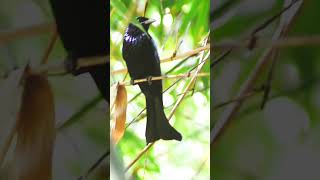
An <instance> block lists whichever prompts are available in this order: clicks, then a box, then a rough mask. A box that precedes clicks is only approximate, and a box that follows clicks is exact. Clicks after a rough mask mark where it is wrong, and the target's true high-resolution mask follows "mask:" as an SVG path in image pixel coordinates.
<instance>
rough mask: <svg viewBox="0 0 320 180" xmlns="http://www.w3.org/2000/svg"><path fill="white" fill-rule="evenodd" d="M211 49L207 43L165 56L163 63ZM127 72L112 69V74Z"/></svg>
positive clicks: (125, 70)
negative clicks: (178, 53)
mask: <svg viewBox="0 0 320 180" xmlns="http://www.w3.org/2000/svg"><path fill="white" fill-rule="evenodd" d="M209 49H210V44H207V45H206V46H204V47H199V48H197V49H194V50H191V51H188V52H185V53H182V54H180V55H177V56H175V57H174V58H172V56H170V57H167V58H163V59H161V63H166V62H171V61H175V60H179V59H183V58H187V57H192V56H194V55H197V54H198V53H200V52H202V51H205V50H209ZM126 72H127V69H126V68H124V69H119V70H115V71H112V72H111V74H112V75H116V74H123V73H126Z"/></svg>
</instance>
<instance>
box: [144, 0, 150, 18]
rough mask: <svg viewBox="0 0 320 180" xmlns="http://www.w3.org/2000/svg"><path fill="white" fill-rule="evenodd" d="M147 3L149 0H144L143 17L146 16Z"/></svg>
mask: <svg viewBox="0 0 320 180" xmlns="http://www.w3.org/2000/svg"><path fill="white" fill-rule="evenodd" d="M148 5H149V1H148V0H146V3H145V5H144V11H143V17H146V14H147V9H148Z"/></svg>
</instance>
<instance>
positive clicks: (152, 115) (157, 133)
mask: <svg viewBox="0 0 320 180" xmlns="http://www.w3.org/2000/svg"><path fill="white" fill-rule="evenodd" d="M146 102H147V128H146V139H147V144H149V143H151V142H154V141H156V140H159V139H163V140H173V139H175V140H178V141H181V140H182V136H181V134H180V133H179V132H178V131H177V130H176V129H174V128H173V127H172V126H171V125H170V124H169V121H168V119H167V118H166V116H165V114H164V111H163V104H162V101H161V97H153V96H151V97H146Z"/></svg>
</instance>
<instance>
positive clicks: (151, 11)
mask: <svg viewBox="0 0 320 180" xmlns="http://www.w3.org/2000/svg"><path fill="white" fill-rule="evenodd" d="M110 2H111V12H110V17H111V52H110V56H111V62H110V63H111V65H110V67H111V74H110V76H111V82H110V83H111V84H110V86H112V85H114V84H115V83H117V82H119V81H123V80H124V78H125V77H126V78H125V81H127V82H128V81H129V80H130V77H129V75H128V76H126V74H125V73H120V74H119V73H118V74H117V73H113V71H116V70H120V69H123V68H125V67H126V65H125V62H124V60H123V58H122V55H121V48H122V38H123V34H124V32H125V29H126V27H127V26H128V23H129V22H131V21H133V20H134V18H135V17H137V16H143V14H144V11H145V6H146V1H145V0H137V1H133V0H122V1H121V0H111V1H110ZM209 3H210V2H209V1H206V0H205V1H197V0H191V1H190V0H181V1H171V0H163V1H158V0H150V1H148V6H147V10H146V14H145V16H146V17H149V18H153V19H155V20H156V22H155V23H153V24H152V25H151V27H150V29H149V33H150V35H151V36H152V38H153V39H154V41H155V43H156V45H157V49H158V54H159V56H160V59H162V58H166V57H171V56H172V54H173V53H174V52H175V50H176V49H177V55H179V54H181V53H185V52H189V51H191V50H193V49H196V48H198V47H201V46H202V43H203V42H204V40H205V39H206V38H207V37H208V35H209V8H210V4H209ZM208 41H209V40H208ZM179 44H181V45H180V46H179ZM177 47H178V48H177ZM207 53H209V52H208V51H205V55H206V54H207ZM199 61H200V59H199V56H198V55H196V56H193V57H190V58H187V59H181V60H176V61H172V62H169V63H162V64H161V69H162V74H169V75H176V74H183V73H188V71H189V70H191V69H192V68H194V67H195V66H196V65H197V64H199ZM201 72H203V73H209V72H210V65H209V61H208V62H207V63H206V64H205V66H204V68H203V69H202V71H201ZM175 81H177V79H165V80H163V88H164V89H167V88H168V87H170V86H171V85H172V84H173V83H175ZM189 81H190V78H184V79H182V80H180V81H179V82H178V83H176V85H174V86H173V87H172V88H170V89H169V90H168V91H167V92H165V93H164V94H163V98H164V106H165V113H166V115H167V116H168V115H169V113H170V111H171V109H172V108H173V105H174V103H175V102H176V101H177V99H178V98H179V96H180V95H181V93H182V92H183V90H184V88H185V87H186V85H187V84H188V82H189ZM209 88H210V82H209V76H205V77H199V78H198V79H197V81H196V83H195V85H194V91H193V92H189V93H188V94H187V96H186V98H185V99H184V100H183V101H182V103H181V105H180V106H179V107H178V109H177V111H176V112H175V114H174V116H173V118H172V119H171V120H170V122H171V124H172V125H173V126H174V127H175V128H176V129H177V130H178V131H179V132H181V134H182V136H183V140H182V141H181V142H177V141H159V142H157V143H156V144H155V145H154V146H153V147H152V148H151V150H150V151H148V152H147V153H146V154H145V155H144V156H142V157H141V158H140V159H139V160H138V161H137V162H136V163H135V164H134V165H133V167H131V168H130V169H129V171H128V173H126V175H125V176H126V177H127V178H133V179H166V178H168V177H169V178H170V179H192V178H194V179H209V168H210V161H209V157H210V148H209V126H210V116H209V114H210V112H209V111H210V105H209V102H210V91H209ZM126 90H127V93H128V101H129V103H128V109H127V121H126V122H127V123H126V125H127V128H126V131H125V134H124V136H123V138H122V139H121V140H120V142H119V143H118V144H117V145H116V146H115V149H114V152H113V153H112V154H111V158H112V157H117V158H118V160H119V161H120V162H121V163H122V165H121V163H120V165H118V166H119V167H116V168H115V169H121V168H125V167H127V165H128V164H129V163H130V162H131V161H132V160H133V159H134V158H135V157H136V156H137V155H138V153H139V152H140V151H141V150H142V149H143V148H144V147H145V146H146V143H145V135H144V134H145V126H146V118H145V112H143V113H142V115H139V112H140V111H141V110H143V109H144V108H145V98H144V96H143V95H141V94H140V95H139V96H137V97H136V98H135V99H134V100H133V101H131V99H133V98H134V97H135V96H136V95H137V94H138V93H139V92H140V89H139V87H138V86H126ZM111 117H112V118H113V116H111ZM112 124H114V121H113V119H112V121H111V122H110V125H111V126H112ZM112 174H116V172H115V171H111V177H112Z"/></svg>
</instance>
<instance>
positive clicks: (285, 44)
mask: <svg viewBox="0 0 320 180" xmlns="http://www.w3.org/2000/svg"><path fill="white" fill-rule="evenodd" d="M249 43H250V41H245V42H243V41H224V42H221V43H215V44H212V48H215V49H230V48H232V49H243V48H248V46H249ZM308 45H309V46H317V45H320V35H312V36H306V37H287V38H280V39H278V40H259V39H257V41H256V43H255V44H254V45H253V47H252V48H268V47H273V48H289V47H299V46H308Z"/></svg>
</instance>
